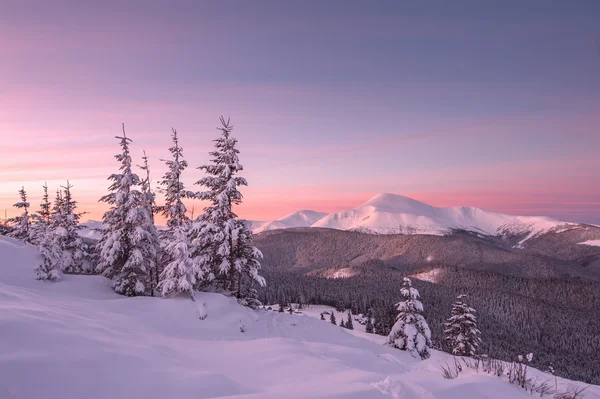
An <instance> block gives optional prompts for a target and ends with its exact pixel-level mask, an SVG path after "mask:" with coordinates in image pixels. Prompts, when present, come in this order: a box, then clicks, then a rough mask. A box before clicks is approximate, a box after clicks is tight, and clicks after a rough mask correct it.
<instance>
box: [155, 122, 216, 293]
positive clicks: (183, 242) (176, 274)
mask: <svg viewBox="0 0 600 399" xmlns="http://www.w3.org/2000/svg"><path fill="white" fill-rule="evenodd" d="M171 137H172V140H173V145H172V146H171V147H170V148H169V152H171V159H168V160H164V162H165V164H166V165H167V168H168V170H167V172H166V173H165V175H164V176H163V180H161V181H159V182H158V184H159V185H160V186H161V188H160V191H161V192H162V193H163V194H164V196H165V205H164V206H161V207H159V209H160V211H161V213H162V214H163V215H164V216H165V217H166V219H167V227H168V229H167V230H166V231H163V232H161V250H162V260H163V263H164V265H165V267H164V270H163V271H162V273H161V275H160V282H159V289H160V291H161V293H162V295H163V296H167V295H172V294H176V293H180V292H188V293H189V294H190V297H191V298H192V300H195V296H194V290H195V289H197V288H200V286H202V285H203V283H205V282H208V281H211V280H212V272H211V270H210V267H209V263H208V262H209V260H210V256H209V255H210V254H209V253H208V252H206V251H198V248H206V247H207V246H209V242H210V237H211V235H212V234H213V233H215V231H214V229H213V227H214V226H212V225H210V224H208V223H197V224H196V223H195V224H194V225H192V224H191V223H190V221H189V219H188V218H187V216H186V207H185V204H184V203H183V199H184V198H186V197H188V196H192V194H191V193H189V192H187V191H186V190H185V185H184V184H183V182H182V181H181V174H182V172H183V171H184V170H185V168H186V167H187V166H188V164H187V161H186V160H185V159H183V148H182V147H181V146H180V145H179V138H178V136H177V130H175V129H173V134H172V136H171Z"/></svg>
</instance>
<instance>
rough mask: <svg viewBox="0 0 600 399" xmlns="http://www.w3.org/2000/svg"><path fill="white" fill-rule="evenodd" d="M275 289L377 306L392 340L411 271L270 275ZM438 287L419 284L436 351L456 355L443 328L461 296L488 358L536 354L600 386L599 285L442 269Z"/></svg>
mask: <svg viewBox="0 0 600 399" xmlns="http://www.w3.org/2000/svg"><path fill="white" fill-rule="evenodd" d="M264 275H265V277H266V279H267V280H268V281H269V285H268V286H267V287H265V288H263V289H262V290H261V291H260V293H259V295H260V299H261V301H263V303H266V304H276V303H282V302H284V303H287V302H298V301H302V302H305V303H307V304H322V305H329V306H334V307H337V308H347V309H351V310H352V312H353V313H355V314H358V313H363V314H365V313H366V312H367V311H368V310H369V309H372V312H373V316H374V318H375V332H376V333H378V334H381V335H387V334H388V333H389V331H390V329H391V327H392V325H393V323H394V317H395V315H396V311H395V310H394V307H393V305H394V304H395V303H396V302H398V300H399V291H400V285H401V282H402V278H403V277H404V275H403V274H401V273H399V272H378V273H377V274H372V275H370V276H369V277H365V276H362V275H358V276H355V277H350V278H344V279H329V278H325V277H317V276H307V275H304V274H302V273H298V272H294V271H278V270H273V269H271V268H269V269H268V270H264ZM437 279H438V282H437V283H431V282H426V281H421V280H418V279H413V283H414V286H415V287H416V288H417V289H418V290H419V291H420V293H421V300H422V302H423V305H424V308H425V312H424V315H425V317H426V319H427V321H428V323H429V326H430V327H431V330H432V338H433V342H434V347H436V348H438V349H443V350H448V349H449V348H448V347H447V346H446V344H445V343H444V342H443V336H442V334H443V323H444V322H445V320H446V319H447V318H448V316H449V315H450V310H451V304H452V302H453V300H454V299H455V297H456V296H457V295H458V294H461V293H464V294H467V295H468V296H469V302H470V305H471V306H473V307H474V308H475V309H476V310H477V312H478V313H477V315H478V326H479V329H480V330H481V332H482V339H483V344H482V346H481V350H480V353H485V354H487V355H489V356H491V357H494V358H499V359H502V360H514V359H515V357H516V356H517V355H518V354H524V353H529V352H533V353H534V354H535V360H534V363H533V365H534V366H535V367H537V368H539V369H541V370H547V369H548V367H549V366H552V367H553V368H554V369H555V370H556V373H557V374H558V375H560V376H564V377H567V378H570V379H575V380H581V381H585V382H589V383H595V384H598V383H600V369H599V368H598V353H600V295H599V294H598V286H597V283H594V282H593V281H588V280H583V279H578V278H573V277H565V278H562V279H559V278H552V279H531V278H522V277H515V276H505V275H499V274H494V273H491V272H486V271H473V270H467V269H461V268H446V269H442V271H441V272H440V273H438V275H437Z"/></svg>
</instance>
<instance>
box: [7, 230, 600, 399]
mask: <svg viewBox="0 0 600 399" xmlns="http://www.w3.org/2000/svg"><path fill="white" fill-rule="evenodd" d="M39 261H40V255H39V253H38V251H37V248H36V247H33V246H29V245H28V246H19V245H16V244H15V242H14V240H10V239H6V238H4V237H0V338H1V339H0V398H3V399H4V398H6V399H35V398H61V399H81V398H89V399H107V398H110V399H121V398H127V399H137V398H143V399H163V398H177V399H187V398H190V399H191V398H194V399H201V398H225V397H229V398H234V397H235V398H240V399H242V398H245V399H251V398H252V399H258V398H261V399H262V398H270V399H281V398H298V399H299V398H339V399H341V398H347V399H359V398H360V399H365V398H367V399H371V398H372V399H378V398H382V399H385V398H407V399H412V398H438V399H440V398H448V399H458V398H464V397H469V398H484V397H485V398H498V399H504V398H509V397H510V398H530V395H529V394H527V393H525V392H524V391H522V390H519V389H518V388H516V387H514V386H512V385H509V384H508V383H506V382H505V381H503V380H500V379H498V378H496V377H490V376H487V375H479V374H472V373H465V375H461V376H460V377H459V378H458V379H456V380H451V381H449V380H444V379H443V378H442V376H441V373H440V371H439V366H438V364H439V363H440V362H441V361H444V360H448V361H450V358H449V357H448V355H446V354H443V353H440V352H437V351H433V355H432V358H431V359H429V360H427V361H419V360H416V359H413V358H412V357H411V356H410V355H409V354H407V353H405V352H402V351H399V350H395V349H392V348H389V347H385V346H383V345H381V344H379V343H377V342H373V341H371V340H369V339H364V337H365V334H364V333H362V332H361V331H352V332H350V331H348V330H344V329H341V328H340V327H336V326H333V325H331V324H330V323H329V322H327V321H321V320H319V319H318V318H315V317H310V315H309V316H307V315H298V314H294V315H288V314H286V313H284V314H282V313H277V312H272V311H266V310H259V311H253V310H251V309H249V308H244V307H241V306H240V305H238V304H237V302H236V301H235V300H234V299H233V298H230V297H226V296H223V295H221V294H212V293H199V294H198V296H197V301H200V302H201V303H203V304H204V306H205V308H206V309H205V311H206V315H207V317H206V318H205V319H204V320H199V319H198V313H197V312H198V309H197V307H196V304H194V303H193V302H192V301H190V300H189V299H188V298H187V297H175V298H170V299H160V298H151V297H136V298H126V297H123V296H119V295H117V294H115V293H114V292H113V291H112V290H111V289H110V285H109V281H108V280H107V279H105V278H104V277H100V276H74V275H65V276H64V278H63V279H61V280H60V281H58V282H48V281H37V280H35V278H34V275H33V269H34V268H35V266H36V264H37V262H39ZM240 325H244V327H245V330H246V332H241V331H240ZM367 338H368V337H367ZM533 375H534V376H540V377H545V378H548V379H551V376H547V375H544V374H542V373H539V372H537V371H535V372H534V374H533ZM558 381H559V384H560V385H566V384H568V383H569V382H567V381H563V380H561V379H559V380H558ZM585 398H586V399H598V398H600V387H596V386H592V387H590V388H588V389H587V390H586V392H585Z"/></svg>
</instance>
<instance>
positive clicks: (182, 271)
mask: <svg viewBox="0 0 600 399" xmlns="http://www.w3.org/2000/svg"><path fill="white" fill-rule="evenodd" d="M189 227H190V226H189V224H187V223H185V224H183V225H179V226H177V225H175V226H172V227H171V228H170V234H169V237H168V239H166V240H164V243H163V245H162V251H163V253H164V254H165V255H166V259H169V261H168V263H167V264H166V265H165V268H164V270H163V272H162V273H161V275H160V283H159V285H158V289H159V290H160V291H161V293H162V295H163V296H168V295H174V294H177V293H180V292H187V293H189V294H190V297H191V298H192V300H193V301H195V300H196V299H195V295H194V287H195V286H196V284H197V282H198V280H199V279H202V278H204V275H203V273H202V272H203V270H202V269H201V268H198V267H197V264H196V263H195V262H194V260H193V259H192V256H191V254H190V240H189V237H188V230H189Z"/></svg>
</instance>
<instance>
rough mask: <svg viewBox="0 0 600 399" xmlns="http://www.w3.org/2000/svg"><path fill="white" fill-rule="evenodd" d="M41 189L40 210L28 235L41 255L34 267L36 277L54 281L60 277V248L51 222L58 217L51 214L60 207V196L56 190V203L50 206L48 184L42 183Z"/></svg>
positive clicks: (54, 225)
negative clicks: (37, 246)
mask: <svg viewBox="0 0 600 399" xmlns="http://www.w3.org/2000/svg"><path fill="white" fill-rule="evenodd" d="M43 189H44V193H43V195H42V202H41V204H40V210H39V211H38V213H37V214H36V215H35V219H36V223H35V224H34V225H32V226H31V229H30V234H29V235H30V237H31V240H32V242H35V243H36V244H37V245H39V248H40V255H42V263H41V264H40V265H39V266H38V267H37V268H36V269H35V274H36V277H37V279H38V280H53V281H56V280H58V279H59V278H60V271H61V263H62V249H61V247H60V243H59V236H58V235H57V234H55V230H54V229H55V227H57V224H55V223H53V222H54V221H58V219H55V218H53V214H54V213H55V212H58V211H59V210H58V207H62V196H61V195H60V193H59V192H57V199H56V203H55V206H54V208H52V205H51V204H50V199H49V195H48V185H47V184H44V186H43ZM60 212H62V210H60Z"/></svg>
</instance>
